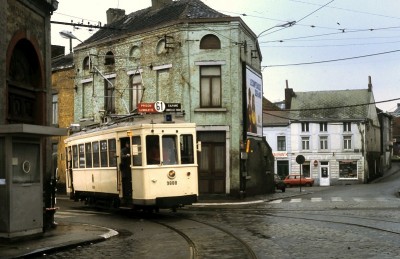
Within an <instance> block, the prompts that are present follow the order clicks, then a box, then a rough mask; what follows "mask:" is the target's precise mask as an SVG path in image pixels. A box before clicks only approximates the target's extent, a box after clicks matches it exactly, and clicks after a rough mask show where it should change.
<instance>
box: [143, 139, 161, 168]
mask: <svg viewBox="0 0 400 259" xmlns="http://www.w3.org/2000/svg"><path fill="white" fill-rule="evenodd" d="M146 152H147V164H148V165H157V164H160V140H159V138H158V136H146Z"/></svg>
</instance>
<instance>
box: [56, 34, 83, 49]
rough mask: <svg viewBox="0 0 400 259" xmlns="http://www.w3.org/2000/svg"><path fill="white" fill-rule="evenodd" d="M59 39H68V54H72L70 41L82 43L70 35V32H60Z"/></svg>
mask: <svg viewBox="0 0 400 259" xmlns="http://www.w3.org/2000/svg"><path fill="white" fill-rule="evenodd" d="M60 35H61V37H63V38H65V39H69V52H70V53H72V39H74V40H79V41H80V42H82V41H81V40H80V39H78V38H77V37H76V36H75V35H73V34H72V32H70V31H60Z"/></svg>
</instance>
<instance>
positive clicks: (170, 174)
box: [167, 170, 176, 179]
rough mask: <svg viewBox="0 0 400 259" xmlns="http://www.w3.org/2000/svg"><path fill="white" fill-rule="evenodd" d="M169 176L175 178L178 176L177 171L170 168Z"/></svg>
mask: <svg viewBox="0 0 400 259" xmlns="http://www.w3.org/2000/svg"><path fill="white" fill-rule="evenodd" d="M167 176H168V178H169V179H174V178H175V176H176V173H175V171H174V170H170V171H169V172H168V175H167Z"/></svg>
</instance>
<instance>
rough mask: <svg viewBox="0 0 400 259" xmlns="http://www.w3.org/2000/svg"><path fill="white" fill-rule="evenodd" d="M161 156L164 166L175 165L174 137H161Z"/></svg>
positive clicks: (176, 160)
mask: <svg viewBox="0 0 400 259" xmlns="http://www.w3.org/2000/svg"><path fill="white" fill-rule="evenodd" d="M162 154H163V156H162V158H163V164H164V165H175V164H177V162H178V159H177V157H178V156H177V155H178V154H177V150H176V135H165V136H163V137H162Z"/></svg>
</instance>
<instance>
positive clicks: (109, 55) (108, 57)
mask: <svg viewBox="0 0 400 259" xmlns="http://www.w3.org/2000/svg"><path fill="white" fill-rule="evenodd" d="M114 64H115V59H114V53H112V52H111V51H109V52H107V54H106V57H105V59H104V65H114Z"/></svg>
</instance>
